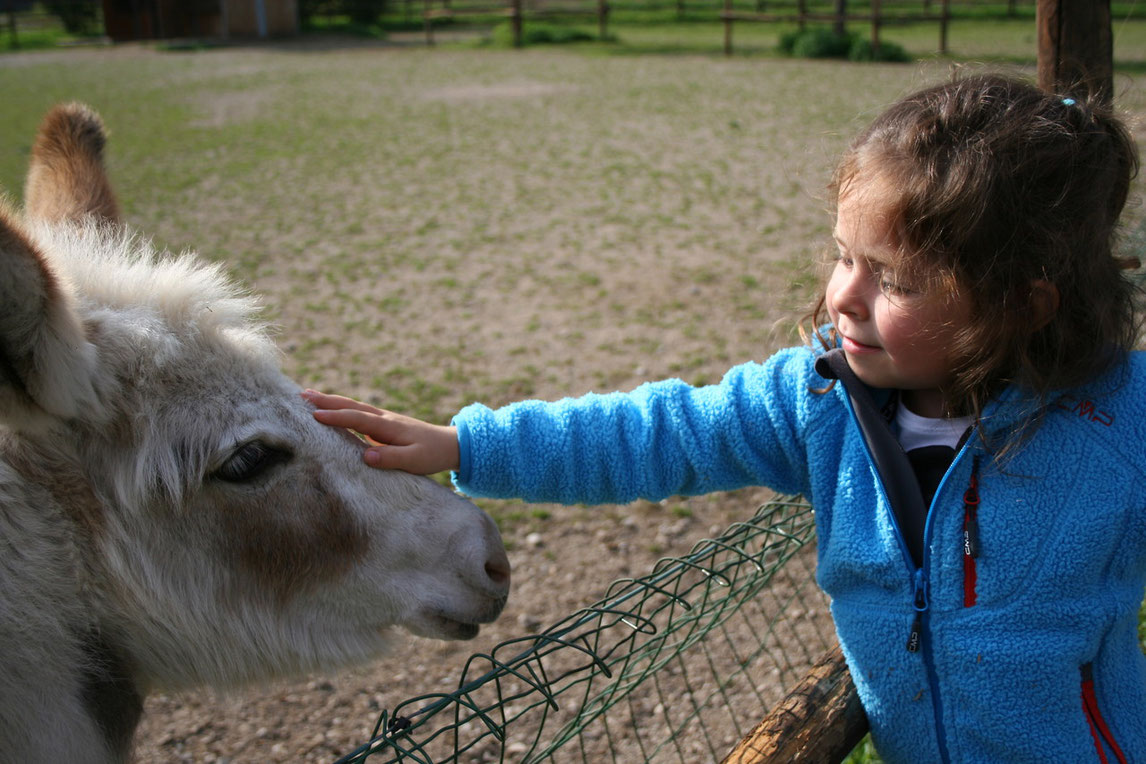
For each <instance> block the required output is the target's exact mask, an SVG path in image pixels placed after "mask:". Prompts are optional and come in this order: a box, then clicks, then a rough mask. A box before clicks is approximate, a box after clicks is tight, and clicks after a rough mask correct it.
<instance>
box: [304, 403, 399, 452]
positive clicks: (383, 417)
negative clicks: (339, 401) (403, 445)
mask: <svg viewBox="0 0 1146 764" xmlns="http://www.w3.org/2000/svg"><path fill="white" fill-rule="evenodd" d="M312 413H313V414H314V418H315V419H317V420H318V421H320V422H322V423H323V424H328V425H333V426H334V427H345V428H346V429H348V430H354V431H355V432H360V433H362V434H363V435H365V436H367V437H368V438H370V439H372V440H375V441H377V442H379V443H395V442H399V441H400V439H401V438H402V433H403V431H404V429H405V428H404V427H403V425H402V422H401V421H399V420H397V419H396V418H395V417H394V415H392V414H391V415H388V413H387V412H384V411H379V410H377V409H373V410H364V409H351V408H344V409H324V408H319V409H315V410H314V411H313V412H312Z"/></svg>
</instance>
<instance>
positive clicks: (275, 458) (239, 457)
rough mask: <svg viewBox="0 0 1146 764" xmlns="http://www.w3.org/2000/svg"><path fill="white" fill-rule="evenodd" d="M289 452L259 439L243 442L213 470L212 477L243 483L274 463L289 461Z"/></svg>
mask: <svg viewBox="0 0 1146 764" xmlns="http://www.w3.org/2000/svg"><path fill="white" fill-rule="evenodd" d="M290 458H291V454H290V452H289V451H285V450H283V449H281V448H275V447H273V446H269V445H267V444H266V443H263V442H262V441H259V440H252V441H251V442H249V443H244V444H243V445H241V446H239V447H238V448H237V449H235V452H234V453H233V454H231V456H230V457H229V458H228V459H227V461H225V462H223V465H222V466H221V467H219V469H217V470H215V472H214V477H216V478H218V479H219V480H223V481H225V482H228V483H245V482H247V481H250V480H254V479H255V478H257V477H258V476H259V475H261V474H263V473H264V472H266V471H267V470H268V469H270V468H271V467H274V466H275V465H276V464H283V463H284V462H287V461H289V460H290Z"/></svg>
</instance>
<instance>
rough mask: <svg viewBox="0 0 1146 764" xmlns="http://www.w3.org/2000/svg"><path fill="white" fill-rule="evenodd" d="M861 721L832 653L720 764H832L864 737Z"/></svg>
mask: <svg viewBox="0 0 1146 764" xmlns="http://www.w3.org/2000/svg"><path fill="white" fill-rule="evenodd" d="M867 730H868V723H867V715H866V714H864V710H863V706H862V705H860V701H859V696H858V695H857V694H856V688H855V685H854V684H852V676H851V674H850V673H849V672H848V667H847V664H846V663H845V662H844V654H843V652H842V651H841V650H840V648H839V647H838V646H837V647H834V648H832V649H831V650H829V651H828V652H827V653H825V654H824V656H823V657H822V658H820V660H819V662H818V663H816V665H815V666H813V667H812V670H811V671H809V672H808V674H807V675H806V676H805V677H804V679H803V680H802V681H801V682H800V684H798V685H797V686H796V687H795V689H793V690H792V691H791V692H790V693H788V696H787V697H785V698H784V699H783V700H781V701H780V702H779V703H777V704H776V706H775V707H774V708H773V709H772V710H771V711H770V712H769V713H768V715H767V716H766V717H764V719H763V721H761V722H760V723H759V724H758V725H756V729H754V730H752V732H750V733H748V735H746V736H745V737H744V739H743V740H741V741H740V743H739V744H738V745H737V746H736V747H735V748H733V749H732V752H731V753H729V754H728V756H726V757H725V758H724V761H723V763H722V764H788V763H789V762H794V761H799V762H805V763H806V764H838V762H840V761H842V760H843V758H844V757H845V756H847V755H848V753H850V752H851V750H852V749H853V748H855V747H856V745H858V744H859V742H860V741H861V740H862V739H863V736H864V735H866V734H867Z"/></svg>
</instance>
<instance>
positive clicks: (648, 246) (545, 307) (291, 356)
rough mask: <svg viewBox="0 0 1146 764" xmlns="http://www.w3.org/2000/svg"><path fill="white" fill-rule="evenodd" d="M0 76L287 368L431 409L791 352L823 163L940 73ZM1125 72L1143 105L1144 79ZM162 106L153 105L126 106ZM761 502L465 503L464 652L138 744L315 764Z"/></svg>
mask: <svg viewBox="0 0 1146 764" xmlns="http://www.w3.org/2000/svg"><path fill="white" fill-rule="evenodd" d="M0 68H6V69H7V72H8V73H14V74H17V73H18V74H19V77H20V78H23V79H22V80H21V81H25V80H26V81H28V82H31V83H33V84H29V85H28V87H29V88H32V87H35V85H34V80H33V79H32V78H33V77H35V76H41V77H43V78H44V81H45V82H50V83H51V84H50V85H43V86H42V88H43V90H44V94H43V98H42V100H43V101H44V103H45V104H47V103H49V102H51V101H54V100H63V99H65V98H84V99H85V100H89V101H94V102H95V105H96V106H97V108H99V109H100V111H101V112H102V113H103V115H104V118H105V120H106V121H107V122H108V124H109V125H111V127H112V143H111V146H110V147H109V152H110V155H111V157H112V159H111V165H112V174H113V177H114V178H115V180H116V182H117V185H118V186H119V189H120V193H121V197H122V199H123V201H124V206H125V209H126V211H127V214H128V217H129V220H130V221H131V222H132V224H133V225H136V226H138V227H139V228H140V229H141V230H143V231H145V232H147V233H148V234H150V235H153V236H155V237H156V238H157V240H158V241H159V242H160V243H161V244H165V245H167V246H170V247H172V248H175V249H184V248H190V249H194V250H197V251H199V252H200V253H201V254H202V255H203V256H204V257H207V258H209V259H216V260H220V261H222V262H224V263H226V264H227V265H228V267H229V268H231V269H232V270H233V272H234V273H235V275H236V277H237V278H239V279H241V280H242V281H244V282H245V283H247V284H249V285H250V286H251V288H252V289H253V290H254V291H256V292H258V293H259V294H261V295H263V297H264V300H265V304H266V306H267V313H268V316H269V318H270V319H271V320H272V321H274V323H276V324H277V325H278V326H280V327H281V339H280V345H281V347H282V348H283V351H284V366H285V368H286V370H287V371H288V373H290V374H291V375H292V376H293V377H294V378H296V379H298V380H299V382H300V383H301V384H303V385H307V386H314V387H321V388H325V389H328V390H331V391H337V392H342V393H345V394H349V395H353V396H356V397H360V398H364V399H367V400H370V401H372V402H375V403H379V404H382V405H386V406H389V407H392V408H395V409H398V410H402V411H406V412H408V413H414V414H417V415H420V416H424V417H430V418H434V419H437V420H440V421H444V420H447V419H448V418H449V416H450V414H451V413H452V412H453V411H455V410H456V409H457V408H459V407H460V406H462V405H465V404H466V403H469V402H470V401H473V400H480V401H483V402H486V403H489V404H495V405H496V404H500V403H504V402H507V401H510V400H514V399H517V398H521V397H524V396H531V397H542V398H556V397H559V396H563V395H572V394H578V393H582V392H586V391H588V390H598V391H603V390H609V389H625V388H631V387H633V386H635V385H636V384H639V383H640V382H641V381H643V380H646V379H656V378H663V377H667V376H679V377H682V378H684V379H686V381H689V382H706V381H716V380H717V379H719V377H720V375H721V374H722V373H723V371H724V370H725V369H726V368H727V367H729V366H730V365H732V364H734V363H737V362H740V361H744V360H749V359H759V358H763V357H764V356H766V355H767V354H768V353H769V352H770V351H771V350H773V349H774V348H776V347H778V346H780V345H782V344H785V343H788V342H791V341H793V337H794V332H793V329H792V327H793V321H794V319H795V318H797V317H798V316H799V315H800V313H801V310H802V308H803V306H805V305H806V304H807V302H808V300H809V298H810V297H811V296H812V295H813V294H814V292H815V288H816V287H815V284H816V275H815V274H816V267H815V261H816V260H817V253H818V252H820V251H822V250H823V248H824V247H825V246H826V244H827V240H828V234H829V231H830V220H829V218H828V216H827V214H826V213H825V212H824V209H823V204H822V202H821V201H820V200H821V198H822V193H821V189H822V188H823V184H824V183H825V182H826V179H827V176H828V172H829V170H830V167H831V164H832V159H833V158H834V156H835V155H836V153H837V152H838V151H839V149H840V148H841V147H842V146H843V145H844V142H845V141H846V138H847V136H848V135H850V134H851V133H852V132H853V131H854V130H855V129H856V127H858V126H859V125H860V124H862V123H863V122H864V121H866V120H867V119H869V118H870V117H871V116H872V115H873V114H874V113H875V111H876V110H878V108H879V107H880V106H881V105H883V104H886V103H887V102H889V101H891V100H892V99H894V98H895V97H896V96H898V95H900V94H901V93H903V92H906V91H907V90H910V89H912V88H914V87H917V86H920V85H922V84H925V83H929V82H932V81H935V80H936V79H939V78H942V77H943V76H945V73H946V69H947V64H944V63H925V64H919V65H911V66H870V67H856V66H845V65H837V64H822V63H809V62H789V61H775V60H758V61H752V60H730V61H725V60H714V59H707V58H691V57H647V58H623V57H616V58H609V57H589V56H580V55H577V54H571V53H561V52H529V51H526V52H520V53H515V52H499V51H458V50H448V49H446V50H438V51H427V50H423V49H417V48H413V47H411V48H408V49H404V48H401V47H394V48H367V47H364V48H361V49H354V50H345V49H342V50H339V49H331V50H300V49H297V48H293V49H292V48H286V49H275V48H254V49H226V50H218V51H208V52H203V53H196V54H188V55H186V56H171V55H160V54H156V53H154V52H151V51H147V50H136V51H134V52H133V51H131V50H127V51H125V50H122V49H116V50H110V51H95V52H76V53H66V54H56V53H53V54H45V55H41V56H29V57H21V58H19V63H18V64H14V63H13V61H12V60H9V61H0ZM123 81H126V82H129V83H131V84H130V85H129V86H127V87H122V86H116V85H112V84H110V83H116V82H123ZM15 82H16V80H15V78H14V79H13V80H10V81H9V83H8V84H7V85H5V86H4V87H9V86H13V85H14V84H15ZM1124 84H1125V86H1126V87H1125V89H1126V91H1127V98H1126V101H1127V104H1128V107H1129V108H1131V109H1134V110H1137V111H1138V112H1139V113H1141V112H1142V111H1143V103H1144V98H1143V95H1142V93H1141V89H1140V88H1137V87H1135V86H1133V84H1132V83H1124ZM158 105H162V106H163V107H164V108H167V109H172V110H175V111H176V112H177V113H178V116H177V118H168V119H166V120H165V121H164V123H163V127H162V128H157V127H156V126H154V125H152V124H148V123H146V122H145V121H143V120H139V119H138V118H137V117H138V114H139V113H140V111H139V110H140V109H143V108H148V107H154V108H156V109H158V108H159V106H158ZM32 124H34V120H33V121H32ZM162 131H167V132H169V133H170V135H164V136H163V140H160V138H159V137H157V135H156V133H157V132H162ZM29 134H30V132H29ZM768 498H770V494H769V492H767V491H765V490H744V491H739V492H736V493H732V494H725V495H718V496H707V497H700V498H695V499H674V500H670V501H667V502H662V503H659V504H652V503H647V502H639V503H636V504H633V505H629V506H624V507H612V506H610V507H599V508H584V507H558V506H548V505H543V506H537V507H532V506H529V507H527V506H524V505H521V504H515V503H499V502H488V503H483V504H482V506H483V507H484V508H486V509H487V510H488V511H489V512H490V513H491V514H493V515H494V516H495V517H496V518H497V519H498V520H499V523H500V525H501V528H502V533H503V536H504V538H505V540H506V543H507V546H508V547H509V549H510V553H509V555H510V560H511V563H512V565H513V591H512V594H511V597H510V602H509V605H508V607H507V609H506V611H505V613H504V615H503V616H502V617H501V619H500V620H499V621H498V622H497V623H495V624H493V625H491V626H489V627H486V628H483V630H482V632H481V634H480V636H479V637H478V638H477V639H475V640H473V641H471V642H466V643H443V642H432V641H427V640H422V639H417V638H413V637H410V636H409V635H407V634H405V633H402V632H398V633H396V634H395V647H394V650H393V652H391V653H390V654H389V655H386V656H383V657H380V658H379V659H378V660H377V661H375V662H373V663H371V664H369V665H366V666H360V667H357V668H352V669H348V670H344V671H339V672H335V673H329V674H323V675H315V676H308V677H302V678H298V679H296V680H292V681H284V682H281V683H277V684H273V685H270V686H267V687H258V688H253V689H248V690H243V691H236V692H232V693H226V694H225V693H219V692H215V691H197V692H190V693H180V694H177V695H164V694H160V695H155V696H153V697H151V698H149V699H148V701H147V707H146V711H147V714H146V717H145V719H144V722H143V724H142V726H141V728H140V729H139V733H138V737H137V746H136V757H137V760H138V761H140V762H232V763H233V764H238V762H256V761H259V762H263V761H306V762H331V761H334V760H335V759H337V758H338V757H340V756H342V755H345V754H347V753H349V752H350V751H352V750H353V749H354V748H356V747H357V746H358V745H359V744H361V743H363V742H365V741H366V740H367V739H368V738H369V736H370V733H371V729H372V728H373V725H374V723H375V721H376V719H377V717H378V714H379V712H380V711H381V710H383V709H390V708H393V707H394V706H395V705H396V704H397V703H399V702H400V701H402V700H403V699H405V698H408V697H411V696H414V695H419V694H423V693H428V692H440V691H448V690H450V689H452V688H453V687H454V685H455V684H456V681H457V676H458V673H459V671H460V670H461V667H462V665H463V664H464V662H465V660H466V658H467V657H468V656H469V655H471V654H472V653H475V652H488V651H489V650H490V649H491V647H492V646H493V645H495V644H497V643H499V642H501V641H503V640H506V639H510V638H513V637H518V636H522V635H523V634H528V633H531V632H533V631H536V630H537V629H539V628H544V626H546V625H548V624H550V623H553V622H555V621H558V620H560V619H561V618H564V617H565V616H566V615H568V614H569V613H571V612H573V611H576V610H577V609H578V608H580V607H583V606H585V605H586V604H589V603H591V602H593V601H595V600H596V599H598V598H599V597H601V596H602V595H603V594H604V592H605V590H606V588H607V586H608V584H609V582H611V581H613V580H614V579H617V578H619V577H626V576H640V575H643V574H645V573H646V572H648V571H649V570H650V569H651V568H652V566H653V564H654V563H655V562H656V560H658V559H659V558H661V557H662V556H666V555H668V556H673V555H681V554H684V553H686V552H687V551H688V550H689V549H690V548H691V547H692V546H693V544H694V543H695V542H696V540H697V539H699V538H702V537H706V536H713V535H716V534H719V533H720V532H721V531H723V530H724V529H725V528H726V527H727V526H728V525H729V524H730V523H732V522H735V521H738V520H743V519H745V518H747V517H750V516H751V514H752V512H753V511H754V510H755V508H756V507H757V506H758V505H759V504H760V503H762V502H764V501H766V500H767V499H768ZM809 575H810V574H809ZM728 742H729V741H728V740H721V741H717V743H716V744H717V746H719V745H723V744H727V743H728ZM620 760H622V761H623V760H624V759H620ZM673 760H677V759H673ZM697 760H702V759H697Z"/></svg>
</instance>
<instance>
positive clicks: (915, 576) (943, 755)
mask: <svg viewBox="0 0 1146 764" xmlns="http://www.w3.org/2000/svg"><path fill="white" fill-rule="evenodd" d="M843 397H844V399H845V400H846V401H847V408H848V413H849V414H851V417H852V422H853V423H854V424H855V425H856V427H857V428H858V429H859V430H860V432H861V433H862V432H863V428H862V427H860V424H859V418H858V417H857V415H856V412H855V408H854V405H853V404H852V401H851V397H850V396H849V395H846V394H845V395H844V396H843ZM973 438H974V433H972V436H971V438H968V439H967V441H966V442H965V443H964V444H963V447H962V448H960V449H959V451H958V453H956V454H955V458H954V459H952V460H951V465H950V466H949V467H948V468H947V472H946V473H945V474H944V476H943V479H942V480H941V481H939V487H938V488H936V489H935V496H934V497H932V500H931V506H929V507H928V508H927V519H926V520H925V522H924V524H923V564H922V565H920V566H918V567H917V566H916V565H915V561H914V560H912V559H911V553H910V551H909V550H908V547H907V540H906V539H905V538H904V537H903V529H902V528H900V527H899V519H898V518H896V516H895V511H894V510H892V511H891V525H892V527H893V528H894V529H895V535H896V538H897V539H898V541H899V550H900V553H901V554H902V555H903V559H904V561H905V563H906V565H907V569H908V571H909V573H910V574H911V576H912V603H911V604H912V608H913V609H914V611H915V615H914V617H913V619H912V622H911V631H910V633H909V634H908V638H907V650H908V652H912V653H914V652H920V653H922V657H923V666H924V671H925V672H926V674H927V685H928V689H929V690H930V692H931V709H932V715H933V717H934V719H935V738H936V743H937V745H938V747H939V756H940V759H941V761H942V763H943V764H949V762H950V761H951V756H950V754H949V753H948V752H947V732H946V729H945V728H944V726H943V715H942V713H941V709H942V704H941V703H940V701H939V681H938V679H937V678H936V674H935V663H934V660H933V658H932V656H931V649H930V639H929V636H928V630H927V622H928V614H929V611H930V609H931V603H930V596H929V587H930V582H929V580H928V577H927V571H928V570H929V569H930V562H931V549H930V545H929V544H928V543H927V540H928V539H929V538H930V537H931V519H932V511H931V510H932V508H933V507H934V506H935V501H936V500H937V499H938V498H939V496H940V495H941V494H942V493H943V488H944V487H945V486H946V485H947V480H948V478H950V477H951V474H952V473H953V472H954V471H955V467H956V465H958V464H959V462H960V461H961V460H962V458H963V455H964V454H966V453H967V451H968V448H969V446H970V444H971V441H972V439H973ZM860 441H861V442H862V443H863V444H864V450H865V452H866V453H867V458H868V463H869V464H870V465H871V466H872V468H873V469H875V473H876V475H879V478H880V479H879V488H880V491H881V492H882V493H883V498H884V501H885V502H886V503H887V505H888V507H889V508H890V507H891V500H890V499H889V498H888V496H887V490H886V489H885V488H884V486H883V476H882V475H880V473H879V469H878V468H875V457H874V455H873V454H872V453H871V445H870V444H869V443H868V442H867V438H865V437H863V436H862V434H861V437H860ZM973 465H974V466H973V469H974V467H977V466H978V461H977V458H976V461H975V462H974V463H973ZM974 471H975V472H976V474H977V470H974ZM976 535H977V534H976Z"/></svg>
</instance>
